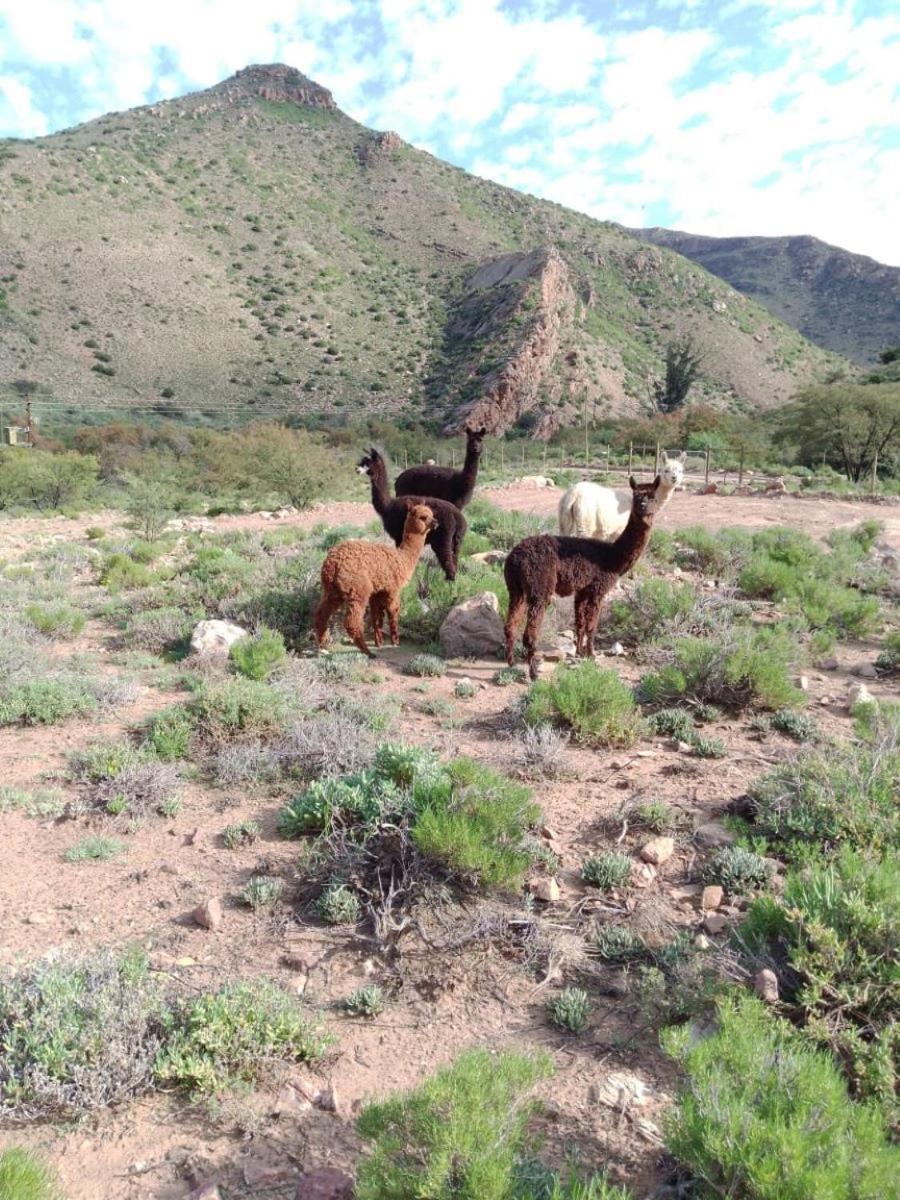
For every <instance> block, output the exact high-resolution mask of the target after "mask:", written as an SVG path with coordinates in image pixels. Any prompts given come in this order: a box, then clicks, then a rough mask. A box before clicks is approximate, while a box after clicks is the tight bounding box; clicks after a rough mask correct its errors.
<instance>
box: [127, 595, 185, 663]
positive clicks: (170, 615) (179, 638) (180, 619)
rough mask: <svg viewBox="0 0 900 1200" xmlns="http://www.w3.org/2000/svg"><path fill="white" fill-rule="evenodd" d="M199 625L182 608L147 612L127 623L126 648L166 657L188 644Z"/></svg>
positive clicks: (150, 609)
mask: <svg viewBox="0 0 900 1200" xmlns="http://www.w3.org/2000/svg"><path fill="white" fill-rule="evenodd" d="M201 615H202V614H200V615H197V616H196V620H200V619H201ZM195 624H196V621H195V620H194V617H192V616H190V615H188V614H186V613H184V612H183V611H182V610H181V609H180V608H175V607H173V606H168V607H164V608H145V609H144V610H143V611H142V612H136V613H134V614H133V615H132V616H130V617H129V618H128V619H127V621H126V623H125V629H124V631H123V635H122V636H123V640H124V642H125V644H126V645H127V646H130V647H131V648H132V649H134V650H146V651H148V652H149V653H151V654H163V653H165V652H166V651H167V650H172V649H174V648H175V647H176V646H179V645H181V644H184V643H186V642H187V639H188V638H189V636H190V633H191V629H192V628H193V626H194V625H195Z"/></svg>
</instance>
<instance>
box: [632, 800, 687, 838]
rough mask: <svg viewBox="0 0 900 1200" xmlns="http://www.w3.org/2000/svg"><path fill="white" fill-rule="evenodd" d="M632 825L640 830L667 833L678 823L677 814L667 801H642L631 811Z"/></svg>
mask: <svg viewBox="0 0 900 1200" xmlns="http://www.w3.org/2000/svg"><path fill="white" fill-rule="evenodd" d="M628 817H629V820H630V821H631V824H632V825H634V826H635V827H636V828H638V829H652V831H653V832H654V833H665V832H666V830H667V829H672V828H673V827H674V825H675V823H676V819H675V813H674V811H673V810H672V808H671V807H670V805H668V804H667V803H666V802H665V800H642V801H640V803H638V804H635V806H634V807H633V808H632V809H631V810H630V811H629V814H628Z"/></svg>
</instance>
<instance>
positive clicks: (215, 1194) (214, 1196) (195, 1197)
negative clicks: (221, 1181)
mask: <svg viewBox="0 0 900 1200" xmlns="http://www.w3.org/2000/svg"><path fill="white" fill-rule="evenodd" d="M187 1200H222V1193H221V1192H220V1191H219V1186H218V1184H216V1183H213V1182H212V1181H211V1180H204V1181H203V1182H202V1183H198V1184H197V1186H196V1187H195V1188H193V1189H192V1190H191V1191H190V1192H188V1195H187Z"/></svg>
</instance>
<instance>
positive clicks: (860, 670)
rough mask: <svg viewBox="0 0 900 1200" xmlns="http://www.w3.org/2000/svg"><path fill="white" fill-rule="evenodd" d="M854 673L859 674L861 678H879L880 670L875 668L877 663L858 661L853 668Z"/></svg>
mask: <svg viewBox="0 0 900 1200" xmlns="http://www.w3.org/2000/svg"><path fill="white" fill-rule="evenodd" d="M853 674H854V675H858V676H859V677H860V679H877V678H878V672H877V671H876V669H875V664H874V663H870V662H862V663H857V665H856V666H855V667H854V668H853Z"/></svg>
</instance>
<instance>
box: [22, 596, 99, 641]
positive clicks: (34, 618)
mask: <svg viewBox="0 0 900 1200" xmlns="http://www.w3.org/2000/svg"><path fill="white" fill-rule="evenodd" d="M25 616H26V618H27V619H28V620H29V621H30V622H31V624H32V625H33V626H34V627H35V629H37V630H38V631H39V632H40V633H44V634H47V636H48V637H54V638H60V639H63V640H67V639H69V638H74V637H77V636H78V635H79V633H81V631H82V630H83V629H84V625H85V621H86V618H85V615H84V613H83V612H80V611H79V610H78V609H77V608H73V607H72V605H71V604H66V603H64V602H62V601H61V602H60V603H58V604H29V605H28V607H27V608H26V609H25Z"/></svg>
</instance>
